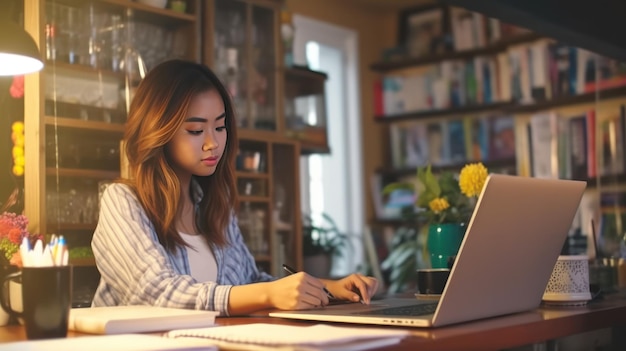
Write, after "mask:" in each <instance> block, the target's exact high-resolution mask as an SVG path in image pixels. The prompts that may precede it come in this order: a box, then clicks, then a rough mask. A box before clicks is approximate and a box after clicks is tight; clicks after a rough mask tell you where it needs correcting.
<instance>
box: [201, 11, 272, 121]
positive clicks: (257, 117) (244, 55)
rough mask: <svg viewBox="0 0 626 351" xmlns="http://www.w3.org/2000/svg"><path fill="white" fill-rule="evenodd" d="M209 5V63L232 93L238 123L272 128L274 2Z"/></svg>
mask: <svg viewBox="0 0 626 351" xmlns="http://www.w3.org/2000/svg"><path fill="white" fill-rule="evenodd" d="M214 8H215V10H214V13H215V14H216V15H215V17H214V21H215V27H214V29H215V31H214V33H213V43H214V45H213V46H214V48H213V50H214V53H213V54H214V56H213V57H214V67H215V69H216V73H217V74H218V76H220V77H222V80H223V81H224V83H225V84H226V86H227V87H228V90H229V91H230V94H231V95H232V97H233V101H234V105H235V109H236V114H237V124H238V126H239V127H240V128H246V129H257V130H259V129H260V130H267V131H276V130H277V129H278V128H279V126H278V112H277V110H276V105H277V104H276V96H277V94H276V90H277V86H276V81H277V79H276V77H277V71H276V66H277V63H276V62H277V61H276V60H277V54H276V53H277V50H278V48H277V43H278V41H277V40H276V28H277V23H278V22H277V21H278V19H277V9H276V6H274V7H266V6H263V5H261V4H257V3H255V2H250V1H237V0H214Z"/></svg>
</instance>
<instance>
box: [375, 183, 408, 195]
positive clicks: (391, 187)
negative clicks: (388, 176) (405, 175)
mask: <svg viewBox="0 0 626 351" xmlns="http://www.w3.org/2000/svg"><path fill="white" fill-rule="evenodd" d="M396 190H411V191H415V187H414V186H413V184H412V183H408V182H395V183H389V184H387V185H385V187H384V188H383V190H382V192H383V195H389V194H391V193H392V192H394V191H396Z"/></svg>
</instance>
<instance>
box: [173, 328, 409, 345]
mask: <svg viewBox="0 0 626 351" xmlns="http://www.w3.org/2000/svg"><path fill="white" fill-rule="evenodd" d="M408 335H410V334H409V331H407V330H398V329H382V328H363V327H338V326H334V325H328V324H315V325H311V326H294V325H279V324H269V323H251V324H242V325H229V326H220V327H212V328H196V329H181V330H172V331H169V332H167V333H165V334H164V335H163V336H164V337H169V338H202V339H209V340H210V342H211V343H216V344H217V345H218V346H219V347H220V348H228V349H230V348H232V349H237V350H327V351H329V350H342V351H350V350H366V349H370V348H379V347H383V346H388V345H393V344H397V343H399V342H400V340H402V338H404V337H406V336H408Z"/></svg>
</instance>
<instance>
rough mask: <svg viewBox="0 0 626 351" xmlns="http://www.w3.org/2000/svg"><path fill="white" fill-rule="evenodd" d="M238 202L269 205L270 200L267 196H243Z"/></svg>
mask: <svg viewBox="0 0 626 351" xmlns="http://www.w3.org/2000/svg"><path fill="white" fill-rule="evenodd" d="M239 202H257V203H258V202H262V203H269V202H270V198H269V197H267V196H247V195H243V196H239Z"/></svg>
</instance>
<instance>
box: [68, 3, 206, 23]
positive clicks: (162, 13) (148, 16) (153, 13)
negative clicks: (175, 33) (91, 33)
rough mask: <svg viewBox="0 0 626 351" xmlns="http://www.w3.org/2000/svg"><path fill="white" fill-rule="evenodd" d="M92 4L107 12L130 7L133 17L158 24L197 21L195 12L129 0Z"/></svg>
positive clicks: (83, 4) (80, 4) (76, 5)
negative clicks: (183, 11) (163, 7)
mask: <svg viewBox="0 0 626 351" xmlns="http://www.w3.org/2000/svg"><path fill="white" fill-rule="evenodd" d="M56 2H57V3H60V4H65V5H69V6H75V7H82V6H85V1H84V0H57V1H56ZM94 5H95V6H96V7H97V8H98V9H103V10H106V11H108V12H120V13H121V12H123V11H125V10H126V9H132V10H135V11H134V17H135V19H137V20H139V21H142V22H148V23H153V24H159V25H166V26H172V25H177V24H186V23H194V22H196V21H197V18H196V15H195V14H189V13H180V12H176V11H173V10H171V9H167V8H165V9H161V8H158V7H154V6H150V5H146V4H142V3H139V2H134V1H129V0H98V1H95V2H94Z"/></svg>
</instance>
